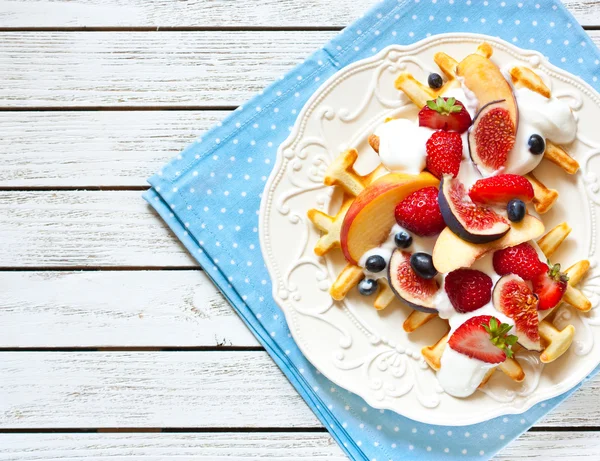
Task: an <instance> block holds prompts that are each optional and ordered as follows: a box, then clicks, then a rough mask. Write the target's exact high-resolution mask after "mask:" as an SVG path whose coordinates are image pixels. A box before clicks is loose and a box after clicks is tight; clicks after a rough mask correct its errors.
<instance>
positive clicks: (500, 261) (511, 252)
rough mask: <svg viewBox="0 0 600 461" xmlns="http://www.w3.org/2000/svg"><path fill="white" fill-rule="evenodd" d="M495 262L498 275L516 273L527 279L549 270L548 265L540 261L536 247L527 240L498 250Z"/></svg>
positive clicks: (495, 254) (494, 258)
mask: <svg viewBox="0 0 600 461" xmlns="http://www.w3.org/2000/svg"><path fill="white" fill-rule="evenodd" d="M493 264H494V270H495V271H496V273H497V274H498V275H506V274H516V275H518V276H519V277H521V278H523V279H525V280H532V279H533V278H535V277H536V276H537V275H538V274H539V273H542V272H546V271H547V270H548V266H547V265H546V264H545V263H543V262H542V261H540V258H539V257H538V254H537V251H535V248H533V247H532V246H531V245H530V244H529V243H527V242H524V243H521V244H519V245H517V246H514V247H509V248H505V249H503V250H498V251H496V252H495V253H494V257H493Z"/></svg>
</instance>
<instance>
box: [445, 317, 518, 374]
mask: <svg viewBox="0 0 600 461" xmlns="http://www.w3.org/2000/svg"><path fill="white" fill-rule="evenodd" d="M511 328H512V325H508V324H506V323H500V321H499V320H498V319H497V318H496V317H492V316H491V315H478V316H476V317H471V318H470V319H469V320H467V321H466V322H465V323H463V324H462V325H461V326H459V327H458V328H457V329H456V331H455V332H454V334H453V335H452V336H450V339H449V340H448V345H449V346H450V347H451V348H452V349H454V350H455V351H456V352H460V353H461V354H464V355H467V356H469V357H471V358H474V359H478V360H481V361H483V362H487V363H501V362H504V361H505V360H506V358H507V357H512V355H513V352H512V349H511V346H513V345H514V344H515V343H516V342H517V337H516V336H515V335H508V332H509V331H510V329H511Z"/></svg>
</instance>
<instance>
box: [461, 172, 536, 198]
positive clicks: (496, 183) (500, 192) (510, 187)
mask: <svg viewBox="0 0 600 461" xmlns="http://www.w3.org/2000/svg"><path fill="white" fill-rule="evenodd" d="M469 197H471V200H473V201H474V202H475V203H482V204H507V203H508V202H509V201H511V200H513V199H519V200H522V201H523V202H525V203H527V202H531V200H533V187H532V185H531V183H530V182H529V181H527V179H525V178H524V177H523V176H521V175H518V174H499V175H496V176H492V177H490V178H485V179H480V180H478V181H477V182H476V183H475V184H474V185H473V187H471V190H470V191H469Z"/></svg>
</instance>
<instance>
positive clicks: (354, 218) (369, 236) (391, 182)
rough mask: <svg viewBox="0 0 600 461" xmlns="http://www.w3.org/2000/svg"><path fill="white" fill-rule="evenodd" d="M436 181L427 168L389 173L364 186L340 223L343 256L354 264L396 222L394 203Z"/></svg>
mask: <svg viewBox="0 0 600 461" xmlns="http://www.w3.org/2000/svg"><path fill="white" fill-rule="evenodd" d="M438 184H439V181H438V180H437V178H436V177H435V176H433V175H432V174H430V173H427V172H423V173H420V174H418V175H411V174H405V173H390V174H387V175H385V176H382V177H381V178H379V179H377V180H376V181H375V182H373V183H372V184H371V185H370V186H368V187H367V188H366V189H364V190H363V191H362V192H361V193H360V194H358V196H357V197H356V199H355V200H354V202H353V203H352V205H351V206H350V209H349V210H348V212H347V213H346V217H345V218H344V222H343V224H342V229H341V233H340V234H341V235H340V243H341V247H342V251H343V253H344V257H345V258H346V260H347V261H348V262H349V263H351V264H355V265H356V264H358V260H359V259H360V257H361V256H362V255H363V254H364V253H365V252H366V251H368V250H370V249H372V248H375V247H376V246H378V245H380V244H381V243H383V242H384V241H385V239H386V238H387V237H388V235H389V233H390V229H391V228H392V226H393V225H394V223H395V222H396V219H395V217H394V209H395V208H396V205H397V204H398V203H400V202H401V201H402V200H404V199H405V198H406V197H407V196H408V195H409V194H412V193H413V192H414V191H416V190H419V189H422V188H424V187H429V186H436V187H437V186H438Z"/></svg>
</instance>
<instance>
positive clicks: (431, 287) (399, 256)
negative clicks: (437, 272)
mask: <svg viewBox="0 0 600 461" xmlns="http://www.w3.org/2000/svg"><path fill="white" fill-rule="evenodd" d="M388 280H389V282H390V287H392V290H393V291H394V293H395V294H396V296H398V298H400V299H401V300H402V301H404V302H405V303H406V304H408V305H409V306H410V307H412V308H413V309H416V310H418V311H422V312H427V313H429V314H436V313H437V309H435V303H434V301H435V294H436V293H437V291H438V290H439V289H440V284H439V283H438V282H437V280H435V279H430V280H427V279H424V278H422V277H419V276H418V275H417V274H416V272H415V271H414V269H413V268H412V266H411V265H410V253H409V252H407V251H402V250H400V249H396V250H394V252H393V253H392V257H391V258H390V262H389V264H388Z"/></svg>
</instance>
